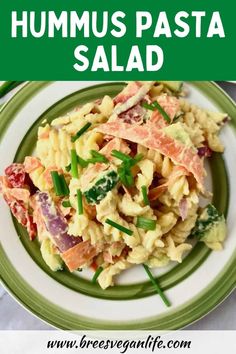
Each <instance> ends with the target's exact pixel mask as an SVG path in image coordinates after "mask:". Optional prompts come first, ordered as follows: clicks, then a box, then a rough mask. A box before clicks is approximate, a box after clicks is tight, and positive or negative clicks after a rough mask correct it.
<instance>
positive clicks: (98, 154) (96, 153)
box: [90, 150, 109, 163]
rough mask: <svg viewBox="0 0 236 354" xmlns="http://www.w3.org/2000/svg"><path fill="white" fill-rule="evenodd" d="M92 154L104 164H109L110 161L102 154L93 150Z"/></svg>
mask: <svg viewBox="0 0 236 354" xmlns="http://www.w3.org/2000/svg"><path fill="white" fill-rule="evenodd" d="M90 153H91V155H92V157H93V158H97V159H100V160H102V161H103V162H104V163H108V162H109V160H108V159H107V158H106V156H104V155H103V154H101V153H100V152H98V151H96V150H91V151H90Z"/></svg>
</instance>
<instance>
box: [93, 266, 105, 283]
mask: <svg viewBox="0 0 236 354" xmlns="http://www.w3.org/2000/svg"><path fill="white" fill-rule="evenodd" d="M102 271H103V268H102V267H99V268H98V269H97V270H96V272H95V273H94V276H93V279H92V283H93V284H96V282H97V278H98V277H99V275H100V274H101V273H102Z"/></svg>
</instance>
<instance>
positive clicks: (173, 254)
mask: <svg viewBox="0 0 236 354" xmlns="http://www.w3.org/2000/svg"><path fill="white" fill-rule="evenodd" d="M166 243H167V244H166V251H167V256H168V257H169V258H170V260H171V261H176V262H179V263H182V259H183V254H184V253H185V252H187V251H190V250H191V249H192V246H191V245H190V244H188V243H181V244H180V245H178V246H175V243H174V240H173V239H172V237H171V236H167V237H166Z"/></svg>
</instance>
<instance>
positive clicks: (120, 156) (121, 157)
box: [111, 150, 132, 162]
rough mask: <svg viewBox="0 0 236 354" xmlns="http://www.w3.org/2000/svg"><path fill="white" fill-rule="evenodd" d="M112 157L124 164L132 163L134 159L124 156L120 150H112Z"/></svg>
mask: <svg viewBox="0 0 236 354" xmlns="http://www.w3.org/2000/svg"><path fill="white" fill-rule="evenodd" d="M111 156H114V157H116V158H117V159H119V160H121V161H123V162H129V161H132V157H130V156H129V155H126V154H123V152H120V151H118V150H112V152H111Z"/></svg>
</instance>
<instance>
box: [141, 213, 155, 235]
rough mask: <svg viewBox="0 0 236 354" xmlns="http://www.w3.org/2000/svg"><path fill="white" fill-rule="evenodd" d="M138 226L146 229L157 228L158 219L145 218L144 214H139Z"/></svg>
mask: <svg viewBox="0 0 236 354" xmlns="http://www.w3.org/2000/svg"><path fill="white" fill-rule="evenodd" d="M136 226H137V227H138V228H140V229H144V230H151V231H152V230H155V228H156V221H155V220H152V219H148V218H144V217H143V216H138V218H137V224H136Z"/></svg>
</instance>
